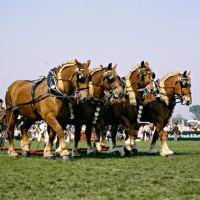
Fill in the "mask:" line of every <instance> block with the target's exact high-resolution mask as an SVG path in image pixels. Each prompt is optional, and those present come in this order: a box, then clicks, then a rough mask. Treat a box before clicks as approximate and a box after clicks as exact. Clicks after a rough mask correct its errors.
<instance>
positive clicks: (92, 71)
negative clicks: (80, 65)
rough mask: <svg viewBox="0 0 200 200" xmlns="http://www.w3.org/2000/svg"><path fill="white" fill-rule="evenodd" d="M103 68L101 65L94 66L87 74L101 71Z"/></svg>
mask: <svg viewBox="0 0 200 200" xmlns="http://www.w3.org/2000/svg"><path fill="white" fill-rule="evenodd" d="M103 69H104V67H103V65H99V66H98V67H95V68H93V69H90V71H89V74H90V75H93V74H94V73H95V72H97V71H101V70H103Z"/></svg>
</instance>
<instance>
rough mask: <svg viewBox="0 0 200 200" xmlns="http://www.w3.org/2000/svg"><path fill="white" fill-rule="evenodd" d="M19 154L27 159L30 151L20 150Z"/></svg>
mask: <svg viewBox="0 0 200 200" xmlns="http://www.w3.org/2000/svg"><path fill="white" fill-rule="evenodd" d="M21 154H22V156H24V157H29V156H30V151H25V150H21Z"/></svg>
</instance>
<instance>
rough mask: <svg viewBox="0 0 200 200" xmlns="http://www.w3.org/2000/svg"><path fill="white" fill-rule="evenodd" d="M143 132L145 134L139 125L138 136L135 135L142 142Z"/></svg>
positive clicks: (142, 127)
mask: <svg viewBox="0 0 200 200" xmlns="http://www.w3.org/2000/svg"><path fill="white" fill-rule="evenodd" d="M144 132H145V130H144V126H143V125H141V126H140V128H139V131H138V134H137V137H138V139H139V140H142V139H143V137H144Z"/></svg>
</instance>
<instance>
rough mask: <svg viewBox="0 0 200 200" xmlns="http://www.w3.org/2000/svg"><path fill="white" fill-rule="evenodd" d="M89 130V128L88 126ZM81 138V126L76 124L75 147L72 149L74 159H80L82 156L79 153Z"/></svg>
mask: <svg viewBox="0 0 200 200" xmlns="http://www.w3.org/2000/svg"><path fill="white" fill-rule="evenodd" d="M86 129H87V126H86ZM80 137H81V124H79V123H76V124H75V137H74V147H73V149H72V157H75V158H79V157H80V156H81V155H80V154H79V152H78V143H79V141H80Z"/></svg>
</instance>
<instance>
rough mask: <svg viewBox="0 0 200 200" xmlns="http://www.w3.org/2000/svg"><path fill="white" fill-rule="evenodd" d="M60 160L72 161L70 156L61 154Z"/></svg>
mask: <svg viewBox="0 0 200 200" xmlns="http://www.w3.org/2000/svg"><path fill="white" fill-rule="evenodd" d="M62 161H72V158H71V156H70V155H69V156H62Z"/></svg>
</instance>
